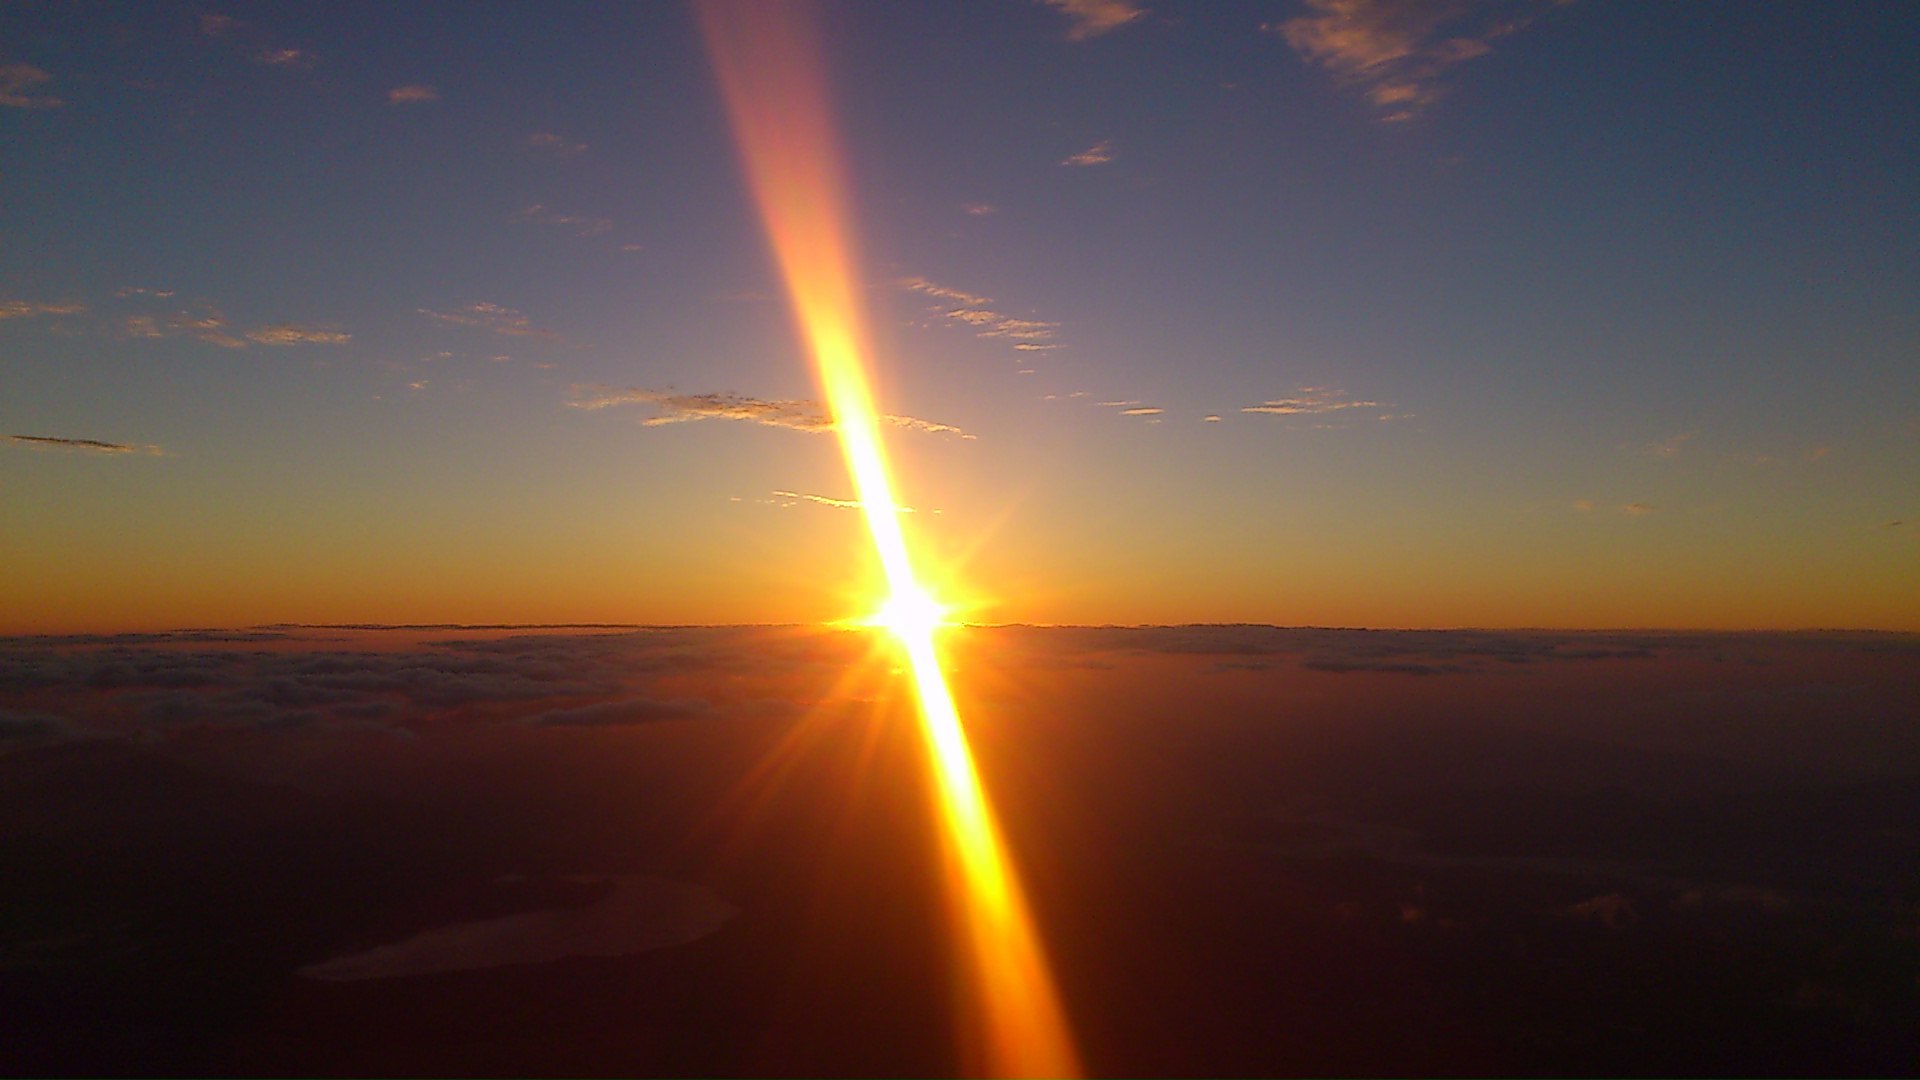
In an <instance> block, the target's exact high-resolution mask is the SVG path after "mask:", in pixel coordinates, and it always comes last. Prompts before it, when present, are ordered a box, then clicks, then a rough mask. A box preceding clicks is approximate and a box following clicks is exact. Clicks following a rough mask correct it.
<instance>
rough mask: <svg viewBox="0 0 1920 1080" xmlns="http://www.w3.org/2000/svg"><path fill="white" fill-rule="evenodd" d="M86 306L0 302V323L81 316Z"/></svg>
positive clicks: (79, 304)
mask: <svg viewBox="0 0 1920 1080" xmlns="http://www.w3.org/2000/svg"><path fill="white" fill-rule="evenodd" d="M86 310H87V305H85V304H82V303H78V302H69V303H58V304H50V303H46V302H44V301H39V300H0V322H5V321H6V320H8V319H32V318H36V317H38V316H41V315H82V314H85V313H86Z"/></svg>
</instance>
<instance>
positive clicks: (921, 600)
mask: <svg viewBox="0 0 1920 1080" xmlns="http://www.w3.org/2000/svg"><path fill="white" fill-rule="evenodd" d="M697 10H698V11H699V12H700V15H701V23H702V27H703V29H704V30H705V31H706V37H707V42H708V45H709V46H710V48H711V49H712V52H713V59H714V67H715V70H716V71H717V73H718V74H719V76H720V85H721V90H722V92H723V93H724V95H725V97H726V99H727V109H728V113H729V115H730V116H731V117H732V120H733V125H734V131H735V134H736V136H737V138H738V140H739V143H740V150H741V157H742V158H743V159H744V161H745V163H746V166H747V173H748V177H749V179H750V180H751V182H752V187H753V192H754V197H755V200H756V201H757V202H758V203H759V205H760V213H761V217H762V219H763V220H764V221H765V223H766V227H767V234H768V238H769V239H770V240H771V241H772V245H773V251H774V255H775V258H776V259H777V260H778V262H779V264H780V271H781V276H782V277H783V278H784V279H785V281H786V286H787V293H788V296H789V297H790V298H791V300H792V302H793V312H794V316H795V318H796V321H797V322H798V323H799V328H800V331H801V334H802V336H803V337H804V338H805V340H806V342H807V345H808V347H809V349H810V351H811V352H812V353H813V360H814V367H815V370H816V372H817V374H818V375H819V379H820V385H821V389H822V390H823V391H825V393H826V398H827V404H828V406H829V408H830V409H831V411H832V414H833V421H834V432H835V434H836V435H838V436H839V439H840V446H841V450H842V453H843V456H844V457H845V459H846V464H847V471H848V472H849V473H850V474H851V475H852V477H853V483H854V489H855V491H856V493H857V494H858V496H859V499H860V504H861V509H862V510H863V512H864V514H865V516H866V521H867V529H868V531H869V532H870V533H872V535H873V549H874V554H875V555H876V556H877V557H878V560H879V562H880V568H881V570H882V571H883V572H884V574H885V577H886V583H887V590H888V592H889V593H890V594H891V595H890V598H889V599H888V600H887V602H886V603H885V604H884V605H883V606H882V607H881V609H880V611H878V612H877V613H875V615H874V616H873V617H872V619H871V625H875V626H882V627H885V628H887V629H888V630H890V631H892V633H893V636H894V638H895V639H896V640H897V642H898V644H899V646H900V649H901V651H902V652H903V653H904V654H905V656H906V658H907V660H908V661H909V664H910V665H911V669H912V672H913V680H914V689H915V692H916V697H917V698H918V700H919V704H920V721H921V724H920V728H921V735H922V738H923V741H924V743H925V746H926V749H927V757H928V762H929V764H930V765H931V766H932V774H933V782H934V784H935V788H936V792H937V794H938V804H939V807H940V824H941V835H942V837H943V839H944V841H945V847H946V853H947V860H948V867H949V869H950V874H949V883H950V888H951V890H952V892H951V900H952V909H953V912H954V917H955V919H956V921H957V922H958V924H959V925H958V927H957V928H956V929H957V930H958V931H959V939H960V941H961V942H962V943H963V947H964V950H965V955H966V957H967V959H968V961H969V965H968V966H969V974H970V976H971V980H970V981H971V982H972V990H973V997H974V1000H975V1001H976V1002H977V1003H978V1004H979V1006H980V1013H981V1018H982V1028H983V1029H982V1030H981V1031H979V1032H978V1033H977V1035H975V1036H973V1037H970V1038H969V1039H967V1040H966V1041H965V1042H964V1044H963V1047H964V1049H965V1050H966V1051H967V1052H968V1054H969V1056H970V1057H972V1058H974V1059H975V1060H974V1062H973V1063H972V1064H973V1066H974V1068H973V1069H972V1070H970V1071H978V1072H982V1073H986V1074H989V1075H996V1076H1053V1077H1064V1076H1074V1075H1078V1074H1079V1072H1080V1063H1079V1057H1078V1054H1077V1053H1076V1051H1075V1049H1074V1045H1073V1036H1072V1033H1071V1031H1070V1030H1069V1029H1068V1026H1067V1021H1066V1015H1065V1010H1064V1009H1063V1008H1062V1007H1061V1003H1060V1000H1059V995H1058V991H1057V990H1056V989H1055V987H1054V983H1053V975H1052V972H1051V971H1050V970H1049V967H1048V964H1047V960H1046V955H1045V951H1044V950H1043V949H1042V948H1041V945H1040V940H1039V935H1038V933H1037V932H1036V930H1035V928H1034V925H1033V919H1032V916H1031V915H1030V914H1029V912H1028V910H1027V904H1026V898H1025V896H1024V894H1023V892H1022V890H1021V887H1020V880H1019V875H1018V874H1017V873H1016V872H1015V868H1014V866H1013V864H1012V862H1011V860H1009V859H1008V858H1007V856H1006V853H1005V845H1004V844H1002V842H1001V839H1000V830H999V826H998V824H997V822H996V821H995V819H994V813H993V807H992V804H991V803H990V802H989V800H988V798H987V793H986V791H985V789H984V788H983V787H982V786H981V784H980V778H979V776H978V774H977V773H976V772H975V770H974V767H973V755H972V753H971V751H970V750H969V749H968V746H967V737H966V731H965V728H964V727H963V726H962V724H961V723H960V714H959V710H958V709H957V708H955V705H954V700H953V693H952V690H951V689H950V688H949V687H948V686H947V681H946V675H945V673H944V672H943V671H941V668H940V658H939V655H938V652H937V650H936V649H935V647H934V637H935V632H936V631H937V630H938V629H939V628H940V627H941V626H944V625H946V620H947V611H946V608H945V607H944V606H943V605H941V604H940V603H939V602H938V601H937V600H935V599H934V598H933V596H932V595H931V594H929V593H928V592H927V590H926V589H925V588H924V587H923V586H921V585H920V583H919V580H918V579H917V578H916V577H915V576H914V572H913V562H912V559H911V557H910V555H909V552H908V549H907V541H906V536H905V534H904V533H903V531H902V530H901V528H900V519H899V516H898V512H897V511H896V510H895V506H896V505H897V504H896V503H895V501H894V498H893V486H892V482H891V479H890V477H889V475H888V472H889V470H888V467H887V456H886V446H885V444H884V442H883V441H882V440H881V438H880V429H881V420H880V417H881V413H880V411H879V410H878V409H877V408H876V407H875V405H874V400H873V391H872V388H871V386H870V383H869V373H868V369H867V363H868V357H869V356H870V355H871V351H870V350H869V349H868V347H867V342H866V338H865V334H866V328H865V318H864V316H863V314H862V311H861V293H862V287H861V281H862V278H861V276H860V274H859V272H858V269H857V267H856V265H855V259H854V258H853V245H852V229H851V227H850V224H849V222H848V220H847V214H846V206H845V196H844V190H845V184H844V183H843V182H842V179H841V175H840V170H841V158H840V156H839V155H838V153H837V152H836V141H835V138H834V131H833V124H832V118H831V115H830V114H829V111H828V108H827V93H826V85H825V77H824V71H823V68H822V65H821V61H820V48H819V44H818V42H817V40H816V39H815V38H816V35H815V32H814V28H813V25H812V24H811V22H810V20H809V19H808V18H807V16H806V14H805V12H804V11H803V10H802V9H801V7H800V5H792V4H747V3H706V4H701V5H699V6H698V8H697Z"/></svg>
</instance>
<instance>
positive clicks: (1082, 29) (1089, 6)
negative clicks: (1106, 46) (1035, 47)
mask: <svg viewBox="0 0 1920 1080" xmlns="http://www.w3.org/2000/svg"><path fill="white" fill-rule="evenodd" d="M1042 2H1043V3H1045V4H1046V5H1047V6H1048V7H1051V8H1054V9H1056V10H1058V11H1059V12H1060V13H1061V14H1063V15H1065V16H1066V17H1067V18H1069V19H1072V20H1073V27H1072V28H1071V29H1069V30H1068V31H1067V40H1068V41H1085V40H1087V39H1088V38H1096V37H1099V36H1100V35H1101V34H1106V33H1110V32H1112V31H1114V30H1118V29H1120V28H1121V27H1123V26H1125V25H1127V24H1128V23H1130V22H1133V21H1135V20H1136V19H1139V18H1140V17H1141V16H1143V15H1145V14H1146V13H1147V10H1146V9H1145V8H1143V7H1141V6H1140V5H1138V4H1135V3H1133V2H1132V0H1042Z"/></svg>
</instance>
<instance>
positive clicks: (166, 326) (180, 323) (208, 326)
mask: <svg viewBox="0 0 1920 1080" xmlns="http://www.w3.org/2000/svg"><path fill="white" fill-rule="evenodd" d="M121 327H122V329H123V331H124V332H125V333H126V335H127V336H128V337H133V338H169V337H190V338H193V339H194V340H196V341H204V342H206V343H207V344H209V345H218V346H220V347H221V348H223V349H244V348H246V347H247V342H246V340H245V339H244V338H239V337H235V336H234V335H233V334H232V333H230V332H229V331H228V324H227V320H226V317H225V316H223V315H221V314H220V313H219V312H218V311H214V310H212V309H210V308H209V309H204V310H202V311H200V312H198V313H195V312H188V311H182V312H177V313H175V314H173V315H169V316H166V317H164V318H157V317H155V316H152V315H135V316H132V317H130V318H128V319H127V320H126V321H125V322H124V323H122V324H121Z"/></svg>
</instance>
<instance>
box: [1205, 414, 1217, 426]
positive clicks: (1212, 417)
mask: <svg viewBox="0 0 1920 1080" xmlns="http://www.w3.org/2000/svg"><path fill="white" fill-rule="evenodd" d="M1201 419H1202V421H1203V422H1205V423H1208V424H1218V423H1220V414H1219V413H1208V414H1207V415H1206V416H1204V417H1202V418H1201Z"/></svg>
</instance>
